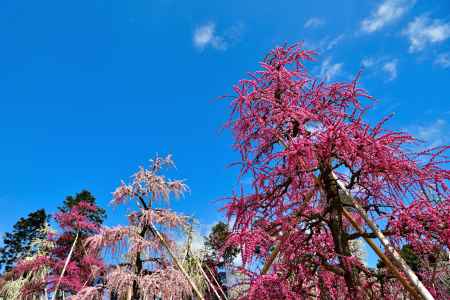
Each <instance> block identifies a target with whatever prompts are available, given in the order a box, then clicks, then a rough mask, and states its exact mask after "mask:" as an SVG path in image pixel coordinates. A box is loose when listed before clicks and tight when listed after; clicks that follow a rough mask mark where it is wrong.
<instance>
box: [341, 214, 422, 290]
mask: <svg viewBox="0 0 450 300" xmlns="http://www.w3.org/2000/svg"><path fill="white" fill-rule="evenodd" d="M342 213H343V215H344V216H345V217H346V218H347V219H348V220H349V221H350V223H351V224H352V225H353V227H354V228H355V229H356V231H358V233H360V234H361V235H362V237H363V238H364V240H365V241H366V242H367V244H369V246H370V247H371V248H372V249H373V251H375V253H376V254H377V255H378V256H379V257H380V258H381V260H382V261H383V262H384V263H385V264H386V266H387V267H388V269H389V270H390V271H391V272H392V273H394V275H395V277H397V278H398V280H399V281H400V283H401V284H402V285H403V286H404V287H405V288H406V289H407V290H408V292H410V293H411V295H413V297H414V298H416V299H421V298H422V297H421V296H420V295H419V294H418V293H417V291H416V289H415V288H413V287H412V286H411V285H410V284H409V282H408V281H407V280H406V279H405V278H404V277H403V276H402V274H401V273H400V272H399V271H398V269H397V268H396V267H395V266H394V264H393V263H392V262H391V260H390V259H389V258H388V257H387V256H386V254H384V253H383V251H381V249H380V248H379V247H378V246H377V245H376V244H375V243H374V241H373V240H372V239H370V238H368V237H366V236H364V235H363V233H364V230H363V229H362V228H361V226H360V225H359V224H358V223H357V222H356V221H355V219H354V218H353V217H352V215H351V214H350V213H349V212H348V211H347V210H346V209H345V208H343V210H342Z"/></svg>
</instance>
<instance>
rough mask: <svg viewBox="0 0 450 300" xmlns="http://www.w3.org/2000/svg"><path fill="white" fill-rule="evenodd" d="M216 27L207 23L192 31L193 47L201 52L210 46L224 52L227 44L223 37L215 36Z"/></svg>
mask: <svg viewBox="0 0 450 300" xmlns="http://www.w3.org/2000/svg"><path fill="white" fill-rule="evenodd" d="M215 31H216V25H215V24H214V23H208V24H206V25H203V26H199V27H197V28H196V29H195V31H194V37H193V41H194V46H195V47H197V48H198V49H200V50H202V49H204V48H205V47H207V46H211V47H213V48H215V49H217V50H226V49H227V43H226V42H225V40H224V39H223V37H221V36H218V35H217V34H216V32H215Z"/></svg>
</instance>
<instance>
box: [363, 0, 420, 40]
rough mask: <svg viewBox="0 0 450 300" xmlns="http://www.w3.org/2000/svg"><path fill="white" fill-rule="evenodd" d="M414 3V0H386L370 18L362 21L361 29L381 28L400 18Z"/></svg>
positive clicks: (373, 29)
mask: <svg viewBox="0 0 450 300" xmlns="http://www.w3.org/2000/svg"><path fill="white" fill-rule="evenodd" d="M414 3H415V1H412V0H385V1H384V2H383V3H381V4H380V5H379V6H378V7H377V9H376V10H375V11H374V12H373V13H372V15H371V16H370V17H369V18H366V19H364V20H363V21H362V22H361V30H362V31H364V32H367V33H372V32H375V31H378V30H380V29H381V28H383V27H384V26H386V25H388V24H390V23H392V22H394V21H396V20H398V19H400V18H401V17H402V16H403V15H404V14H405V13H406V12H407V11H408V9H409V8H410V7H412V6H413V5H414Z"/></svg>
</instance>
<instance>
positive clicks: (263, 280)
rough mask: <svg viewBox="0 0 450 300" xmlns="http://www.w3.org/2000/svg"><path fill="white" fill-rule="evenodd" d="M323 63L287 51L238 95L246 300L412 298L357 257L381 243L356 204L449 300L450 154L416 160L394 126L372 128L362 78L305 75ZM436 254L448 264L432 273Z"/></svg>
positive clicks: (235, 216)
mask: <svg viewBox="0 0 450 300" xmlns="http://www.w3.org/2000/svg"><path fill="white" fill-rule="evenodd" d="M314 57H315V53H314V52H312V51H307V50H304V49H303V48H302V47H301V45H294V46H291V47H279V48H276V49H274V50H273V51H271V52H270V53H269V54H268V55H267V57H266V58H265V59H264V60H263V62H261V64H260V65H261V69H260V70H259V71H257V72H254V73H251V74H250V75H249V79H243V80H241V81H239V83H238V84H237V85H235V86H234V92H235V95H234V96H233V99H232V103H231V106H232V114H231V118H230V121H229V123H228V127H229V128H231V130H232V132H233V134H234V138H235V148H236V149H237V150H238V151H239V152H240V154H241V161H240V166H241V176H242V177H243V178H245V181H246V182H248V178H250V179H251V184H250V185H248V184H247V185H244V186H243V188H242V189H241V191H240V192H239V193H235V194H234V195H233V196H232V197H231V198H230V201H229V203H228V204H227V205H226V207H225V210H226V213H227V216H228V218H230V220H231V221H232V223H233V224H234V228H233V232H232V234H231V237H230V238H229V240H228V242H227V245H235V246H238V247H239V248H240V250H241V254H242V261H243V266H244V267H243V268H242V269H241V272H242V273H243V274H244V275H245V278H246V279H245V280H244V281H243V282H241V284H242V285H243V286H244V287H245V289H243V290H245V293H243V294H242V295H241V296H242V299H258V300H261V299H350V298H353V299H399V298H398V297H400V296H402V295H407V293H406V292H405V290H404V288H403V287H402V285H400V284H399V283H398V281H397V280H396V278H394V276H392V274H390V273H389V271H386V270H385V271H384V273H383V271H382V270H377V269H373V268H368V267H367V266H366V265H365V264H364V263H363V261H361V259H360V258H359V257H358V256H357V255H356V254H355V251H354V249H353V247H352V245H354V241H355V240H359V239H361V238H362V237H365V238H375V235H374V233H373V232H372V231H371V230H370V229H369V228H368V227H367V226H366V223H365V222H363V219H362V218H361V215H360V214H359V213H357V210H356V209H355V205H354V203H355V202H353V201H356V202H357V203H358V204H359V206H361V207H362V208H363V210H364V211H365V212H366V213H367V214H368V215H369V216H370V217H371V219H372V220H374V221H375V222H376V224H378V226H379V227H380V228H381V231H382V232H383V233H384V235H385V236H387V238H388V239H389V241H390V242H391V243H392V245H394V246H395V247H396V248H397V249H398V250H399V249H400V248H401V247H402V246H403V245H406V244H407V245H410V246H411V247H412V249H413V250H414V252H415V253H416V254H417V255H418V257H419V259H420V261H421V262H423V263H422V264H421V267H420V269H419V270H418V271H417V275H418V277H419V278H420V279H421V281H422V282H423V283H424V285H425V286H426V287H427V289H428V290H429V291H430V292H431V293H432V294H433V295H434V296H435V297H436V298H437V299H449V290H448V289H447V290H446V289H445V287H444V286H442V284H441V281H440V278H442V276H443V275H444V273H445V272H448V264H446V263H445V260H447V262H448V251H449V246H450V194H449V191H448V188H447V184H448V181H449V179H450V172H449V170H448V169H445V166H446V165H447V166H448V159H447V157H446V156H445V154H446V151H447V150H448V149H449V147H448V146H444V147H439V148H434V149H430V150H426V151H416V152H414V151H413V150H414V149H419V147H418V144H419V141H417V140H416V139H415V138H414V137H412V136H411V135H409V134H407V133H404V132H396V131H391V130H388V129H386V127H385V122H386V121H387V119H388V118H384V119H382V120H381V121H380V122H379V123H377V124H371V123H369V122H367V121H365V120H364V118H365V114H366V112H367V111H368V110H369V109H370V103H371V102H372V100H371V97H370V96H369V95H368V94H367V93H366V92H365V91H364V90H363V89H361V88H360V87H359V84H358V78H355V80H353V81H351V82H341V83H327V82H323V81H320V80H317V79H315V78H314V77H313V76H312V75H311V74H310V73H308V70H307V69H306V67H305V64H310V63H312V62H313V61H314ZM242 177H241V178H242ZM338 181H339V182H338ZM338 183H340V184H338ZM343 187H344V189H345V190H347V191H346V193H344V190H343ZM349 198H351V199H349ZM344 210H346V211H348V212H349V214H350V215H351V216H352V218H353V219H354V220H355V221H356V222H357V223H358V224H359V225H360V226H361V227H362V228H363V229H364V232H360V231H359V232H358V231H356V230H355V229H354V228H353V227H352V225H351V224H350V222H349V221H348V219H347V218H345V216H344V215H343V214H344ZM274 251H277V252H278V253H277V255H276V257H275V259H273V263H272V264H269V266H270V267H269V268H268V270H264V271H262V269H263V266H266V265H267V262H268V261H270V259H271V257H272V258H273V256H274V255H273V254H274ZM437 254H443V256H442V258H441V260H440V262H441V263H436V262H435V263H433V262H430V257H431V256H436V255H437ZM446 254H447V256H446ZM445 257H446V258H445Z"/></svg>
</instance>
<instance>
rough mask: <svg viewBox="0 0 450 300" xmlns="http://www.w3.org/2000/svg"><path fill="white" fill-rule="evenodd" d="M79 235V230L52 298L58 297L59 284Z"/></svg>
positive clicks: (53, 299)
mask: <svg viewBox="0 0 450 300" xmlns="http://www.w3.org/2000/svg"><path fill="white" fill-rule="evenodd" d="M79 235H80V233H79V232H77V235H76V236H75V240H74V241H73V244H72V247H71V248H70V251H69V255H67V258H66V261H65V262H64V267H63V269H62V271H61V275H60V276H59V278H58V282H57V283H56V287H55V291H54V292H53V296H52V300H55V299H56V295H57V294H58V289H59V285H60V284H61V279H62V278H63V276H64V273H65V272H66V268H67V265H68V264H69V261H70V258H71V257H72V254H73V250H74V249H75V244H76V243H77V241H78V236H79Z"/></svg>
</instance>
